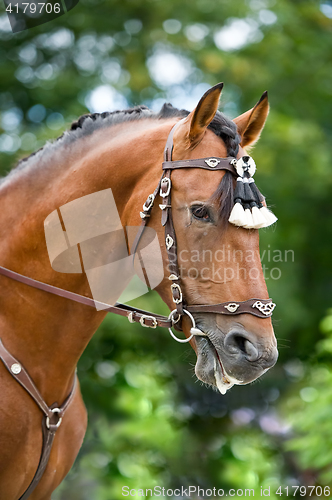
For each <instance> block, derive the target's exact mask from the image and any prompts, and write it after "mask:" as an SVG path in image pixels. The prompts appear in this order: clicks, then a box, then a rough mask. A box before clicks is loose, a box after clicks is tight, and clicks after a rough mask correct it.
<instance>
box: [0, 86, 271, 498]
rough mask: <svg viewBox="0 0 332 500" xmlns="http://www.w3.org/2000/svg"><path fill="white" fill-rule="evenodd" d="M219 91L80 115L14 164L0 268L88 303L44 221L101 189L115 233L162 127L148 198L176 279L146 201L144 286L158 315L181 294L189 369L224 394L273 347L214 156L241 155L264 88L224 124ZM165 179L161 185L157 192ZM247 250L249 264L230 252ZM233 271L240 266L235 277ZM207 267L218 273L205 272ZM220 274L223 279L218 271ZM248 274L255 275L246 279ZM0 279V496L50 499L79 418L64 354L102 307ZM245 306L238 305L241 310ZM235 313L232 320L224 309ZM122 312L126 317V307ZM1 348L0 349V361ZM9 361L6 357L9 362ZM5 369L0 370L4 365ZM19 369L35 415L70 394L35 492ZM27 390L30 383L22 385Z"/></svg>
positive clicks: (255, 250) (81, 343) (34, 457)
mask: <svg viewBox="0 0 332 500" xmlns="http://www.w3.org/2000/svg"><path fill="white" fill-rule="evenodd" d="M221 89H222V84H218V85H216V86H215V87H213V88H211V89H210V90H208V91H207V92H206V93H205V94H204V95H203V97H202V98H201V100H200V102H199V103H198V105H197V107H196V108H195V109H194V110H193V111H192V112H191V113H188V112H186V111H184V110H178V109H175V108H173V107H172V106H171V105H164V107H163V108H162V109H161V111H160V112H159V113H154V112H152V111H150V110H149V109H147V108H146V107H144V106H141V107H136V108H133V109H130V110H126V111H121V112H113V113H103V114H101V115H97V114H92V115H85V116H83V117H81V118H80V119H79V120H78V121H77V122H75V123H74V124H73V125H72V127H71V130H69V131H67V132H65V133H64V134H63V136H61V137H60V138H59V139H58V140H57V141H55V142H54V143H52V144H51V143H50V144H47V145H46V146H45V147H44V148H42V149H41V150H39V151H38V152H37V153H35V154H33V155H31V156H30V157H29V158H27V159H25V160H22V161H21V162H20V163H19V165H18V166H17V167H16V168H15V169H14V170H13V171H12V172H11V173H10V174H9V175H7V177H5V178H4V179H3V180H2V182H1V184H0V197H1V207H2V215H1V222H0V223H1V234H2V235H3V237H2V239H1V243H0V245H1V252H0V255H1V261H0V265H1V266H2V269H4V268H5V269H7V270H10V272H12V273H15V272H16V273H18V275H17V276H19V275H20V276H23V277H24V276H25V277H29V278H26V279H27V280H29V279H33V280H38V281H39V282H42V283H45V284H48V285H52V286H53V287H58V288H57V289H59V288H61V289H63V290H67V291H68V293H69V294H72V296H73V297H74V295H73V294H74V293H75V294H79V295H80V296H81V297H82V298H85V299H86V301H89V300H91V299H89V298H90V297H91V292H90V289H89V286H88V282H87V279H86V276H85V274H83V273H81V274H80V273H76V274H64V273H59V272H56V271H54V270H53V269H52V267H51V265H50V261H49V256H48V253H47V248H46V242H45V234H44V221H45V219H46V218H47V217H48V215H49V214H50V213H52V212H53V211H54V210H57V209H58V207H60V206H63V205H64V204H66V203H69V202H71V201H72V200H76V199H78V198H80V197H83V196H86V195H90V194H92V193H96V192H99V191H101V190H104V189H106V188H111V189H112V192H113V194H114V199H115V202H116V206H117V209H118V212H119V214H120V217H121V223H122V225H123V227H125V226H138V225H139V224H140V222H141V218H140V215H139V213H140V210H141V205H142V204H143V203H144V201H145V200H146V199H147V196H148V195H149V194H150V193H152V192H153V191H154V189H155V187H156V186H158V187H160V185H161V181H160V180H159V179H160V176H161V174H162V170H161V164H162V162H163V151H164V146H165V143H166V142H167V138H168V137H169V134H170V131H171V130H172V137H171V146H170V145H169V140H170V139H168V146H169V148H170V149H168V153H167V154H168V157H166V162H164V163H166V167H165V168H166V170H164V172H166V174H165V175H166V177H167V173H168V176H169V178H170V172H171V169H173V170H172V192H171V194H170V189H169V192H168V193H165V192H164V193H163V191H162V187H161V194H162V195H163V194H164V195H166V197H165V196H164V197H163V198H160V203H161V205H162V207H164V209H165V208H166V210H162V212H163V214H164V213H166V212H168V213H169V215H170V214H172V217H171V221H172V224H173V229H174V234H173V233H172V234H173V237H174V238H175V236H176V240H177V262H176V265H177V268H176V269H177V270H178V271H181V278H180V277H175V278H176V279H177V280H178V281H176V283H173V284H172V286H173V288H172V287H170V281H169V279H168V277H169V276H168V275H169V271H172V269H173V271H174V266H173V268H172V266H171V267H168V266H169V264H170V263H169V262H168V257H169V252H168V250H169V246H170V240H168V242H167V241H166V242H165V239H164V235H163V228H162V225H161V224H160V211H157V210H151V207H150V206H147V205H146V203H145V209H149V210H148V211H149V213H148V214H147V213H146V214H145V215H149V216H150V217H149V218H148V224H149V226H150V227H151V228H153V229H154V230H155V231H156V233H157V235H158V239H159V243H160V248H161V251H162V256H163V262H164V270H165V277H164V279H163V280H162V281H161V283H160V284H159V285H158V286H157V288H156V290H157V292H158V293H159V294H160V296H161V297H162V299H163V300H164V302H165V303H166V304H167V305H168V307H169V308H170V309H171V310H172V309H173V306H174V302H175V304H176V307H177V311H179V309H181V307H182V305H181V300H182V294H183V296H184V297H185V299H186V303H188V304H189V305H188V309H187V310H188V311H189V310H190V307H191V308H192V309H191V311H192V312H191V313H189V314H185V315H183V312H182V316H183V318H182V320H183V321H182V328H183V332H184V335H185V337H186V338H187V339H188V338H189V339H190V343H191V345H192V347H193V349H194V350H195V352H196V354H197V363H196V368H195V372H196V375H197V377H198V378H199V379H200V380H202V381H203V382H206V383H207V384H210V385H212V386H217V387H218V388H219V389H220V391H221V392H225V390H226V389H227V388H230V387H231V386H232V385H233V384H234V383H235V384H246V383H249V382H251V381H253V380H255V379H256V378H257V377H259V376H260V375H262V374H263V373H264V372H265V371H266V370H267V369H269V368H270V367H272V366H273V365H274V364H275V362H276V359H277V348H276V339H275V336H274V333H273V327H272V323H271V317H270V316H271V314H270V312H268V314H267V313H266V311H265V309H264V307H265V305H264V304H270V299H269V298H268V293H267V288H266V284H265V281H264V277H263V272H262V268H261V262H260V257H259V241H258V240H259V237H258V231H257V230H256V229H245V228H244V227H236V226H235V225H232V224H230V223H229V222H228V217H229V214H230V211H231V208H232V205H233V200H232V197H233V191H234V186H235V185H236V179H235V177H234V175H233V174H232V172H231V171H230V168H229V167H227V168H228V169H227V168H226V167H225V168H219V169H214V167H215V166H216V162H221V163H223V159H225V158H228V159H229V158H233V159H235V160H236V159H240V158H244V157H246V158H249V157H248V156H247V155H248V153H247V152H246V150H245V148H246V147H248V146H251V145H252V144H254V143H255V142H256V141H257V139H258V138H259V135H260V132H261V130H262V128H263V126H264V123H265V120H266V117H267V114H268V109H269V106H268V99H267V94H266V93H264V94H263V96H262V98H261V99H260V100H259V102H258V103H257V104H256V105H255V106H254V107H253V108H252V109H250V110H249V111H247V112H246V113H244V114H242V115H241V116H239V117H237V118H236V119H234V120H233V121H232V120H230V119H228V118H226V117H225V116H224V115H223V114H222V113H220V112H219V111H218V104H219V98H220V94H221ZM175 125H176V127H175V128H173V127H174V126H175ZM211 156H213V158H214V159H212V161H210V166H206V165H208V161H209V160H206V163H205V164H204V166H203V167H202V168H198V167H197V161H198V160H197V159H200V158H203V159H204V158H211ZM216 158H217V159H216ZM179 160H186V161H189V162H190V161H191V162H194V163H191V164H188V165H187V166H189V167H190V168H176V164H177V162H178V161H179ZM204 161H205V160H204ZM195 162H196V163H195ZM196 167H197V168H196ZM162 182H163V181H162ZM166 184H167V183H166ZM164 187H165V186H164ZM168 187H169V188H170V181H169V186H168V185H166V190H167V188H168ZM156 196H157V195H156ZM167 196H168V197H167ZM157 197H158V196H157ZM150 201H151V198H150ZM167 203H168V204H169V205H168V206H167ZM163 204H164V205H165V206H164V205H163ZM166 219H167V216H166ZM169 220H170V219H169ZM143 225H144V213H143ZM168 236H170V235H169V234H168ZM170 237H171V236H170ZM171 239H172V238H171ZM221 249H226V250H223V251H225V252H226V253H228V255H230V258H228V259H223V262H222V263H221V264H220V261H221V259H220V251H221ZM203 250H208V251H209V252H210V253H209V256H210V258H209V260H208V262H207V260H206V259H205V260H204V259H200V258H197V255H200V253H201V252H202V251H203ZM218 251H219V253H218ZM248 251H249V252H251V258H250V259H243V255H245V252H248ZM193 255H195V269H196V271H195V276H193V273H192V272H189V271H190V270H189V269H188V256H193ZM189 260H190V259H189ZM193 260H194V259H191V263H192V262H193ZM190 265H191V264H190ZM239 265H240V266H241V272H237V271H238V268H239ZM220 266H221V268H222V269H221V271H220V270H218V272H216V268H218V269H219V268H220ZM225 270H226V271H227V273H223V272H222V271H225ZM252 270H254V271H255V272H252V273H250V271H252ZM231 271H232V272H231ZM8 272H9V271H8ZM2 274H3V275H2V276H0V280H1V288H0V295H1V304H2V307H1V319H0V321H1V340H2V345H3V346H4V349H6V351H2V361H3V363H1V362H0V387H1V408H0V450H1V453H0V498H1V499H6V500H18V499H20V498H24V499H25V498H28V497H29V498H30V499H31V500H50V498H51V494H52V492H53V491H54V490H55V489H56V488H57V486H58V485H59V484H60V483H61V481H62V480H63V479H64V477H65V476H66V474H67V473H68V471H69V470H70V468H71V467H72V464H73V462H74V460H75V458H76V456H77V454H78V451H79V449H80V446H81V444H82V441H83V438H84V434H85V431H86V427H87V414H86V409H85V406H84V403H83V400H82V396H81V393H80V389H79V384H78V382H77V383H76V384H75V387H74V389H73V381H74V380H76V373H75V370H76V365H77V362H78V360H79V358H80V356H81V354H82V353H83V351H84V349H85V348H86V346H87V344H88V342H89V340H90V339H91V337H92V336H93V334H94V332H95V331H96V329H97V328H98V326H99V325H100V323H101V322H102V320H103V318H104V317H105V315H106V314H107V311H105V310H102V311H97V310H96V308H92V307H87V306H86V304H85V303H81V302H80V301H76V302H75V301H72V300H68V298H66V296H56V295H54V294H53V293H45V291H44V290H43V289H40V287H39V289H38V287H37V288H36V287H29V286H27V284H25V282H24V281H23V282H19V281H17V280H16V281H14V280H12V279H10V278H12V277H13V276H14V275H8V273H7V275H6V274H5V273H4V272H2ZM171 279H174V277H173V278H171ZM179 283H180V284H181V288H180V285H179ZM28 284H29V283H28ZM30 284H31V283H30ZM174 285H175V286H174ZM177 286H178V288H177ZM46 291H47V290H46ZM48 291H49V290H48ZM179 293H180V294H181V300H180V298H179ZM176 294H178V295H176ZM75 296H76V297H77V295H75ZM253 297H255V298H258V299H259V302H258V304H261V306H257V307H258V308H259V307H260V308H261V312H260V311H258V310H256V313H257V314H254V312H253V309H249V305H248V299H250V300H252V299H251V298H253ZM69 298H71V297H69ZM82 300H83V299H82ZM253 300H256V299H253ZM216 301H218V302H220V303H221V304H219V305H222V307H223V308H226V309H227V311H229V314H222V313H221V312H222V311H220V309H219V310H215V309H214V308H213V307H212V306H211V305H213V304H215V302H216ZM179 304H180V305H179ZM198 304H205V305H206V309H205V310H204V309H202V308H201V309H199V308H198V309H197V310H195V307H198V306H197V305H198ZM242 304H244V305H242ZM255 304H256V303H255ZM255 304H253V303H252V302H251V305H250V307H255ZM256 305H257V304H256ZM270 305H271V304H270ZM209 307H210V309H209ZM236 307H239V308H240V309H239V311H238V312H241V313H242V314H235V315H234V314H232V312H234V308H236ZM241 307H243V309H242V310H241ZM195 311H196V312H195ZM223 311H224V312H225V310H224V309H223ZM227 311H226V312H227ZM127 313H128V311H127V312H126V315H127ZM137 314H138V313H137ZM175 314H177V313H175ZM128 317H129V319H131V320H133V318H134V320H135V317H133V313H130V312H129V313H128ZM138 317H140V321H141V323H142V324H143V326H155V324H154V320H153V317H152V319H151V316H146V317H145V319H144V318H143V321H142V315H141V316H140V315H139V314H138ZM149 318H150V319H149ZM191 318H192V319H191ZM159 319H160V317H159ZM171 320H172V321H173V320H174V317H173V316H172V317H171ZM155 321H157V320H155ZM158 321H159V320H158ZM160 321H162V320H160ZM168 321H169V322H170V319H169V320H168ZM172 321H171V324H172ZM149 322H150V323H149ZM174 322H175V321H174ZM145 323H147V324H145ZM158 324H159V323H158ZM5 352H7V353H9V354H7V358H6V355H5V354H4V353H5ZM0 354H1V352H0ZM6 359H7V365H6V363H5V361H6ZM10 360H14V361H15V362H13V364H10V363H11V361H10ZM6 368H7V369H6ZM10 370H11V371H12V373H8V371H9V372H10ZM27 374H29V376H30V377H31V381H33V384H34V385H33V387H35V388H36V391H37V392H38V394H40V397H41V401H42V402H44V403H45V406H46V415H49V416H50V415H51V416H52V413H49V414H47V412H52V409H53V410H54V409H55V410H56V411H58V410H57V409H56V408H55V407H54V402H57V403H56V405H55V406H58V405H60V404H63V402H64V401H66V398H68V395H69V394H71V395H72V396H71V399H70V401H69V402H68V401H67V403H68V405H67V408H66V413H65V415H64V416H63V421H62V422H61V426H59V428H58V430H57V433H56V437H55V439H54V443H53V447H52V449H51V452H50V456H49V459H48V463H47V466H46V468H45V470H44V472H43V474H42V477H41V478H39V482H38V485H37V487H36V488H35V489H34V491H32V490H31V491H29V490H28V488H29V485H30V484H31V482H32V480H33V478H34V475H35V473H36V469H37V466H38V463H39V460H40V455H41V449H42V439H43V438H42V432H41V417H42V412H41V407H38V405H37V404H36V401H34V400H33V398H32V397H31V394H29V393H28V392H27V390H25V388H24V381H23V382H22V383H21V382H20V384H21V385H20V384H18V383H17V380H18V381H20V380H19V377H20V376H21V375H22V377H23V375H24V376H26V377H27V376H28V375H27ZM14 377H15V378H17V380H15V378H14ZM25 380H27V379H25ZM29 384H30V382H27V385H28V386H29V387H30V389H31V387H32V385H31V384H32V382H31V384H30V385H29ZM22 385H23V387H22ZM31 391H33V389H31V390H30V392H31ZM36 397H37V396H36ZM35 399H36V398H35ZM69 403H70V404H69ZM38 404H39V403H38ZM40 404H41V402H40ZM40 404H39V406H40ZM49 416H48V417H47V418H49ZM49 422H50V421H48V423H49ZM59 423H60V421H59V420H58V421H57V424H56V427H57V426H58V424H59ZM27 490H28V494H26V493H25V492H26V491H27Z"/></svg>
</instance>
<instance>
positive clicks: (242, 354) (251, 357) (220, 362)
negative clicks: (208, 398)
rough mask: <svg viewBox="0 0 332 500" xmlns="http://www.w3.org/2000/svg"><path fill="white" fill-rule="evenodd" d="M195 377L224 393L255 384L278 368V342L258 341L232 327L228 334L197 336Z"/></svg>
mask: <svg viewBox="0 0 332 500" xmlns="http://www.w3.org/2000/svg"><path fill="white" fill-rule="evenodd" d="M195 338H196V345H197V363H196V366H195V373H196V376H197V377H198V378H199V379H200V380H202V382H205V383H208V384H210V385H213V386H216V387H217V388H218V390H219V391H220V392H221V394H225V393H226V391H227V390H228V389H230V388H231V387H233V385H245V384H248V383H250V382H253V381H254V380H256V379H257V378H258V377H260V376H261V375H263V374H264V373H265V372H266V371H267V370H268V369H269V368H272V366H274V365H275V363H276V361H277V359H278V350H277V347H276V341H275V338H274V337H273V340H263V339H260V338H257V337H256V336H255V335H253V334H252V333H249V332H246V331H245V330H244V329H239V328H236V329H235V328H233V329H231V330H230V331H229V332H228V333H227V334H226V335H221V334H220V332H218V333H213V334H208V335H204V336H201V337H199V336H196V337H195Z"/></svg>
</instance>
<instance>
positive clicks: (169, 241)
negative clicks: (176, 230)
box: [165, 234, 174, 250]
mask: <svg viewBox="0 0 332 500" xmlns="http://www.w3.org/2000/svg"><path fill="white" fill-rule="evenodd" d="M165 242H166V248H167V250H169V249H170V248H171V247H172V246H173V243H174V240H173V238H172V236H170V235H169V234H168V235H167V236H166V240H165Z"/></svg>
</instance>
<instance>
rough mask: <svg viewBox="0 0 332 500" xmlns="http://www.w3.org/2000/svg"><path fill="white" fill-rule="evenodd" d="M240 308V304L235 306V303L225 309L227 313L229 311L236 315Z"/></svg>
mask: <svg viewBox="0 0 332 500" xmlns="http://www.w3.org/2000/svg"><path fill="white" fill-rule="evenodd" d="M239 307H240V304H235V302H232V303H231V304H228V305H227V306H224V308H225V309H227V311H229V312H230V313H234V312H235V311H237V310H238V308H239Z"/></svg>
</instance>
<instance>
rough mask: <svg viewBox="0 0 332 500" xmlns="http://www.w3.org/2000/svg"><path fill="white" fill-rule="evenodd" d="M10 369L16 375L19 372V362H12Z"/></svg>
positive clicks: (20, 368)
mask: <svg viewBox="0 0 332 500" xmlns="http://www.w3.org/2000/svg"><path fill="white" fill-rule="evenodd" d="M10 370H11V371H12V372H13V373H14V375H18V374H19V373H21V370H22V367H21V365H20V364H19V363H13V364H12V366H11V367H10Z"/></svg>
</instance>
